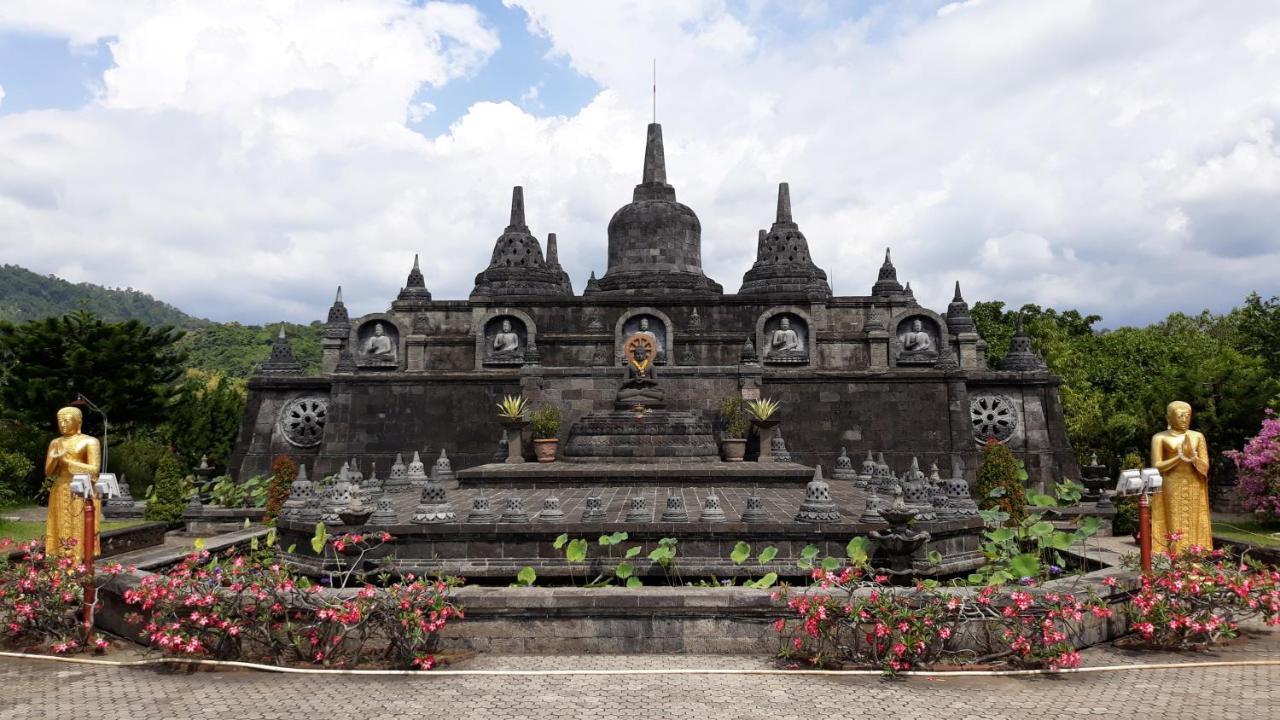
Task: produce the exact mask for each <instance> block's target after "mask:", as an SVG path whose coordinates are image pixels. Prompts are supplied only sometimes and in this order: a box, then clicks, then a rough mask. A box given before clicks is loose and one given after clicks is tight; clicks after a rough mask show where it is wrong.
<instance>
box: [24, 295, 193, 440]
mask: <svg viewBox="0 0 1280 720" xmlns="http://www.w3.org/2000/svg"><path fill="white" fill-rule="evenodd" d="M181 336H182V333H181V331H178V330H174V329H173V328H172V327H168V326H165V327H160V328H149V327H147V326H145V325H143V324H142V323H140V322H138V321H137V320H129V321H126V322H120V323H108V322H103V321H102V320H101V319H100V318H98V317H97V316H95V315H93V314H92V313H88V312H75V313H70V314H68V315H63V316H61V317H56V318H46V319H44V320H33V321H31V322H26V323H22V324H21V325H14V324H12V323H7V322H5V323H0V407H2V408H3V409H4V412H6V413H7V414H8V417H9V418H10V419H14V420H18V421H21V422H24V423H27V424H31V425H36V426H42V427H50V426H52V424H53V422H54V414H55V413H56V412H57V411H58V408H60V407H63V406H65V405H67V404H68V403H70V402H71V401H72V400H74V399H75V398H76V395H77V394H83V395H85V396H86V397H88V398H89V399H90V400H91V401H93V402H94V403H96V404H97V405H98V407H100V408H102V409H103V410H104V411H105V412H106V413H107V415H108V416H109V417H110V419H111V426H112V429H113V430H121V431H125V430H128V429H130V428H132V427H135V426H138V425H142V424H147V423H153V422H156V421H159V420H162V419H163V418H164V415H165V412H166V410H167V407H168V401H169V397H170V395H171V394H172V391H173V388H172V383H173V381H174V380H177V379H178V378H179V377H181V375H182V367H183V363H184V362H185V357H184V356H183V355H182V354H181V353H178V352H176V351H174V349H173V345H174V343H175V342H176V341H177V340H178V339H179V338H180V337H181ZM84 420H85V428H86V429H85V432H87V433H90V434H97V435H101V425H100V421H99V418H98V417H97V413H94V412H86V413H85V418H84Z"/></svg>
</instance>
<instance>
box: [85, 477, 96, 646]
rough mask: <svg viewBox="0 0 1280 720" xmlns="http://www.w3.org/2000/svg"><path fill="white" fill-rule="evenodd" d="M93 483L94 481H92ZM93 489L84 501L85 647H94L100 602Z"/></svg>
mask: <svg viewBox="0 0 1280 720" xmlns="http://www.w3.org/2000/svg"><path fill="white" fill-rule="evenodd" d="M90 482H92V481H90ZM93 501H94V496H93V488H92V486H90V489H89V496H88V497H86V498H85V499H84V548H83V550H84V565H85V575H84V646H85V647H86V648H87V647H90V646H91V645H93V606H94V604H95V603H97V601H98V586H97V584H96V583H95V582H94V580H93V563H94V560H95V559H96V558H95V557H94V550H95V549H96V548H97V543H96V542H94V541H95V540H96V539H97V536H98V532H97V527H96V524H97V516H96V514H95V513H94V502H93Z"/></svg>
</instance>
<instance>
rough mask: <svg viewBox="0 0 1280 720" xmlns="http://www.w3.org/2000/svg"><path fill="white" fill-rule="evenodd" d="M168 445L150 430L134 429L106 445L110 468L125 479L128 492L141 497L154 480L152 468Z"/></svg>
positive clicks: (165, 453) (165, 452)
mask: <svg viewBox="0 0 1280 720" xmlns="http://www.w3.org/2000/svg"><path fill="white" fill-rule="evenodd" d="M168 453H169V448H168V447H167V446H166V445H165V444H164V443H163V442H161V441H160V439H159V438H157V437H156V436H155V434H154V433H152V432H137V433H134V434H132V435H129V436H128V437H127V438H125V439H124V440H123V441H121V442H119V443H114V444H112V445H111V446H110V447H109V448H108V458H107V465H108V467H109V469H110V470H111V472H114V473H115V474H116V475H117V476H118V477H122V478H124V479H125V482H127V483H129V492H130V493H131V494H132V495H133V496H134V497H142V496H143V495H144V494H145V493H146V489H147V488H148V487H150V486H151V485H152V484H154V483H155V481H156V468H158V467H159V466H160V461H161V460H163V459H164V456H165V455H167V454H168Z"/></svg>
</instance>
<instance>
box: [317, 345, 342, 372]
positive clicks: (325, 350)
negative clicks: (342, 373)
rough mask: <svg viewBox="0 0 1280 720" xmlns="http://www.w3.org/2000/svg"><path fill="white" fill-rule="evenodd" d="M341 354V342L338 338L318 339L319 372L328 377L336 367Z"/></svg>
mask: <svg viewBox="0 0 1280 720" xmlns="http://www.w3.org/2000/svg"><path fill="white" fill-rule="evenodd" d="M341 354H342V340H341V339H339V338H328V337H327V338H321V339H320V372H322V373H324V374H325V375H328V374H330V373H332V372H333V371H334V370H335V369H337V367H338V356H339V355H341Z"/></svg>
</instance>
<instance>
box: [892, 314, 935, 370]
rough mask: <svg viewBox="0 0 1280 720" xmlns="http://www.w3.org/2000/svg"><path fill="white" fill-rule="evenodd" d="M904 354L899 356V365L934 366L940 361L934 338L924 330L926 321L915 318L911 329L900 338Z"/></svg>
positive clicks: (901, 353) (899, 341)
mask: <svg viewBox="0 0 1280 720" xmlns="http://www.w3.org/2000/svg"><path fill="white" fill-rule="evenodd" d="M898 343H899V345H900V346H901V347H902V352H900V353H899V354H898V364H899V365H910V364H932V363H933V362H934V361H935V360H937V359H938V349H937V347H935V343H934V341H933V336H932V335H930V334H929V333H928V332H927V331H925V329H924V321H923V320H921V319H920V318H915V319H913V320H912V321H911V327H910V329H909V330H907V331H906V332H904V333H902V334H901V335H899V336H898Z"/></svg>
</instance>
